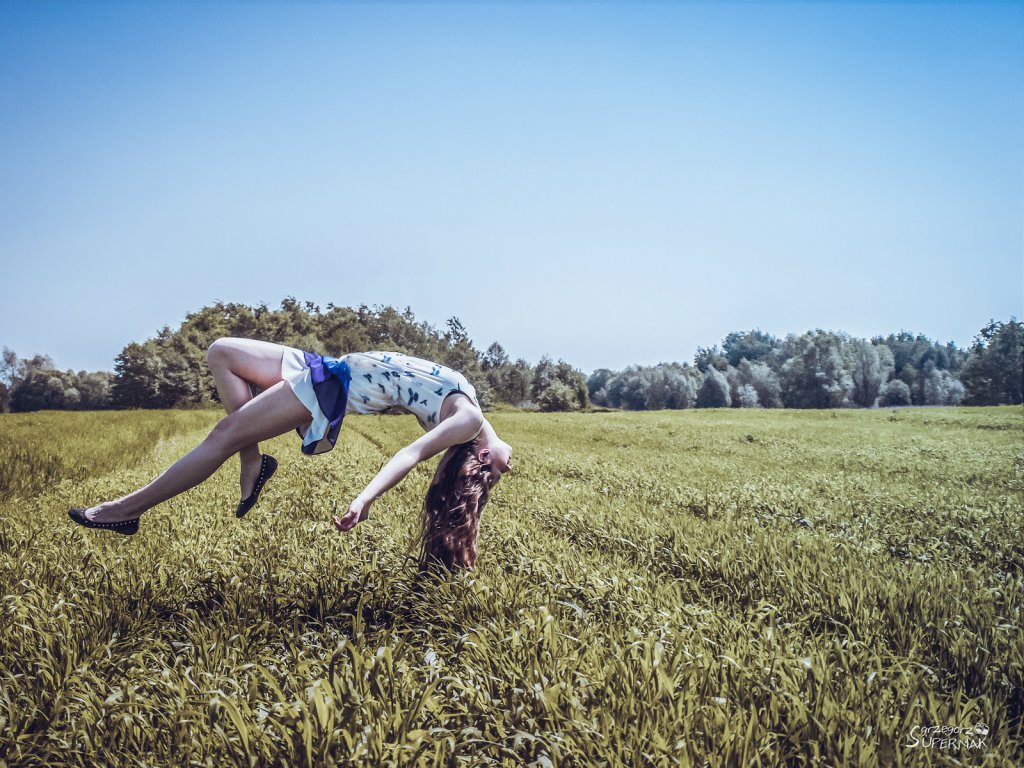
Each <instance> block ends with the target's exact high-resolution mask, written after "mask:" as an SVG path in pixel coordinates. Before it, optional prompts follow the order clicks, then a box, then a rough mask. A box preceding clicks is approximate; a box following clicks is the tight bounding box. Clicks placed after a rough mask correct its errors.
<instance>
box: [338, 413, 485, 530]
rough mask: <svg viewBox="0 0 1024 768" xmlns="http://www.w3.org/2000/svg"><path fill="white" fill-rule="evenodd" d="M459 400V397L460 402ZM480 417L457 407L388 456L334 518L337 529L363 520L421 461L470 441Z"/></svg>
mask: <svg viewBox="0 0 1024 768" xmlns="http://www.w3.org/2000/svg"><path fill="white" fill-rule="evenodd" d="M461 399H463V398H460V400H461ZM481 424H483V415H482V414H481V413H480V411H479V410H478V409H476V408H474V407H471V406H470V407H459V408H458V410H456V412H455V413H453V414H452V415H451V416H449V417H448V418H447V419H445V420H444V421H442V422H441V423H440V424H438V425H437V426H436V427H434V429H432V430H430V431H429V432H427V433H426V434H423V435H421V436H420V437H418V438H417V439H416V440H414V441H413V442H412V443H410V444H409V445H407V446H405V447H404V448H402V449H401V450H400V451H399V452H398V453H396V454H395V455H394V456H392V457H391V460H390V461H388V463H387V464H385V465H384V466H383V467H381V469H380V471H379V472H378V473H377V474H376V476H375V477H374V478H373V480H371V481H370V482H369V484H368V485H367V486H366V487H365V488H364V489H363V491H362V493H360V494H359V495H358V496H357V497H356V499H355V501H353V502H352V504H351V505H349V508H348V512H346V513H345V516H344V517H339V516H338V515H335V516H334V524H335V526H337V527H338V529H339V530H342V531H348V530H351V529H352V528H354V527H355V525H356V523H358V522H359V521H360V520H365V519H366V517H367V516H368V515H369V512H370V505H371V504H373V502H374V501H376V500H377V499H378V498H380V497H381V496H383V495H384V494H385V493H387V492H388V491H389V490H391V489H392V488H394V487H395V486H396V485H398V483H399V482H401V480H402V478H404V477H405V476H406V475H407V474H409V472H410V470H412V468H413V467H415V466H416V465H417V464H419V463H420V462H421V461H424V460H425V459H429V458H430V457H432V456H436V455H437V454H439V453H440V452H441V451H443V450H445V449H447V448H451V447H452V446H453V445H459V444H460V443H465V442H466V441H467V440H471V439H472V438H473V436H474V435H476V434H477V432H479V431H480V425H481Z"/></svg>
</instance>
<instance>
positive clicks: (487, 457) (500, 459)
mask: <svg viewBox="0 0 1024 768" xmlns="http://www.w3.org/2000/svg"><path fill="white" fill-rule="evenodd" d="M477 459H479V460H480V463H482V464H490V465H491V472H492V473H493V474H494V482H495V483H496V482H498V480H500V479H501V476H502V475H504V474H505V473H506V472H511V471H512V446H511V445H509V444H508V443H506V442H504V441H503V440H498V441H496V442H495V443H492V444H489V445H485V446H484V447H482V448H481V449H480V450H479V451H478V452H477Z"/></svg>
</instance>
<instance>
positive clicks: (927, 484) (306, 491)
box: [0, 409, 1024, 766]
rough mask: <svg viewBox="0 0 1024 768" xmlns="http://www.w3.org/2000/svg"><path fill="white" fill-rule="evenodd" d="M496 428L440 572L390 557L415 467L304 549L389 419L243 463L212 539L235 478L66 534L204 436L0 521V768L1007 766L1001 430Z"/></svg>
mask: <svg viewBox="0 0 1024 768" xmlns="http://www.w3.org/2000/svg"><path fill="white" fill-rule="evenodd" d="M63 416H64V414H53V415H51V416H49V418H51V419H52V420H53V422H52V424H53V426H54V427H59V425H60V423H61V420H62V418H63ZM139 416H140V417H142V416H143V415H142V414H139ZM493 423H494V424H495V427H496V428H497V430H498V432H499V434H501V435H502V436H503V437H505V439H507V440H509V442H511V443H512V444H513V446H514V447H515V466H516V470H515V473H514V474H512V475H509V476H508V477H506V478H505V479H503V480H502V482H501V484H500V485H499V486H498V488H497V489H495V492H494V493H493V494H492V500H491V502H490V504H489V505H488V507H487V509H486V510H485V513H484V522H483V526H482V532H481V542H480V551H481V557H480V565H479V568H478V570H477V571H476V572H474V573H472V574H462V575H458V576H454V577H444V576H439V575H437V574H430V575H425V576H421V575H420V574H419V573H418V572H417V570H416V568H415V565H414V560H413V559H412V558H410V557H408V553H409V550H410V545H411V542H412V539H413V530H414V526H415V523H416V520H417V515H418V512H419V507H420V504H421V503H422V494H423V492H424V490H425V487H426V484H427V482H428V479H429V474H430V468H429V467H420V468H417V469H416V470H414V471H413V473H412V474H411V475H410V477H409V478H407V479H406V480H405V481H404V483H403V484H402V485H400V486H399V487H398V488H396V489H394V490H393V491H392V492H390V493H389V494H388V495H387V496H385V497H384V498H382V499H381V500H379V501H378V502H377V503H376V504H375V506H374V508H373V510H372V513H371V519H370V520H369V521H367V522H366V523H363V524H361V525H360V526H358V527H357V529H356V530H355V531H353V532H351V533H349V534H347V535H341V534H339V533H338V532H337V531H336V530H334V529H333V527H332V526H331V525H330V523H329V520H330V514H331V512H332V511H333V510H334V508H335V505H337V507H338V508H339V509H341V508H344V507H345V505H347V504H348V502H349V501H350V500H351V499H352V498H353V497H354V495H355V494H356V493H358V491H359V490H360V489H361V488H362V487H363V485H364V484H365V483H366V482H367V481H368V480H369V479H370V477H372V476H373V474H374V472H375V471H376V470H377V469H378V468H379V467H380V466H381V464H382V463H383V461H385V460H386V458H387V455H388V452H390V451H393V450H395V449H397V448H398V447H399V446H400V445H402V444H404V443H405V442H407V441H408V440H410V439H412V438H413V437H414V436H415V435H416V434H417V433H418V430H417V427H416V425H415V423H414V422H413V421H412V420H411V419H409V418H404V417H402V418H374V417H364V418H351V419H349V420H347V421H346V425H345V429H344V439H343V440H341V441H340V442H339V445H338V447H337V448H336V449H335V451H333V452H332V453H330V454H327V455H325V456H318V457H304V456H301V455H300V454H299V451H298V441H297V439H296V438H295V436H294V435H290V436H285V437H282V438H278V439H277V440H274V441H271V442H269V443H267V444H265V445H264V450H265V451H268V452H270V453H273V454H275V455H277V456H278V457H279V459H280V460H281V467H280V469H279V473H278V475H277V476H275V478H274V479H273V480H272V481H271V482H270V484H268V486H267V490H266V491H265V496H264V498H263V500H262V501H261V504H260V507H259V508H257V509H255V510H253V511H252V512H250V513H249V516H248V517H246V518H245V519H244V520H241V521H238V520H236V519H235V518H234V516H233V515H232V514H231V511H232V509H233V507H234V503H235V502H236V501H237V498H238V493H239V489H238V480H237V460H232V461H231V462H229V463H228V464H227V465H226V466H225V467H224V468H223V469H222V470H221V471H220V472H218V473H217V474H216V475H215V476H214V477H213V478H211V480H210V481H208V482H207V483H205V484H204V485H202V486H199V487H198V488H196V489H193V490H191V491H189V492H187V493H185V494H183V495H182V496H180V497H177V498H176V499H173V500H171V501H169V502H167V503H165V504H163V505H161V506H160V507H157V508H156V509H154V510H152V511H151V512H150V513H148V514H147V515H146V516H145V517H144V518H143V521H142V527H141V530H140V533H139V534H138V535H136V536H135V537H132V538H123V537H117V536H114V535H110V534H106V533H104V532H95V531H87V530H83V529H80V528H77V527H73V526H72V525H71V524H70V523H69V522H68V521H67V519H66V509H67V507H69V506H72V505H84V504H91V503H95V502H96V501H99V500H101V499H103V498H108V497H110V496H113V495H119V494H121V493H124V492H126V491H128V490H131V489H133V488H134V487H137V485H140V484H142V483H143V482H146V481H147V480H148V479H150V478H151V477H152V476H154V475H155V474H157V473H159V472H160V471H162V469H164V468H165V467H166V466H167V465H168V464H169V463H170V462H171V461H173V460H174V459H175V458H177V456H180V455H181V454H183V453H184V452H185V451H186V450H188V448H190V447H191V445H192V444H193V443H194V442H197V441H198V439H200V438H201V437H202V435H203V434H204V432H205V429H206V426H207V425H201V427H202V428H197V429H195V430H194V431H192V432H183V433H181V434H180V435H178V436H171V437H168V438H166V439H165V440H164V441H163V442H161V443H157V444H156V446H155V448H154V450H153V451H152V453H151V454H150V455H149V456H148V457H147V458H146V459H145V460H143V461H141V462H140V463H138V464H137V466H134V467H127V468H124V469H114V470H113V471H111V472H110V473H109V474H106V475H104V476H98V475H97V474H96V473H88V474H85V475H83V476H82V479H81V480H80V481H79V482H76V483H74V484H70V483H57V484H56V485H53V484H51V485H50V486H49V487H48V488H46V489H45V490H44V491H43V492H41V493H39V494H38V495H37V496H36V497H34V498H32V499H26V498H9V499H7V500H6V501H2V502H0V599H2V603H0V617H2V618H0V686H2V687H0V763H4V764H6V765H19V766H21V765H25V766H44V765H50V766H55V765H83V766H84V765H97V764H105V765H139V766H142V765H147V766H149V765H175V766H177V765H194V766H201V765H217V766H220V765H239V766H242V765H244V766H252V765H280V766H284V765H289V766H292V765H300V766H314V765H328V764H329V765H334V764H340V765H396V766H397V765H425V766H427V765H429V766H448V765H492V764H493V765H508V766H518V765H538V766H548V765H551V766H590V765H596V766H601V765H605V766H618V765H656V766H658V765H663V766H674V765H680V766H690V765H694V766H698V765H712V766H733V765H744V766H746V765H753V766H758V765H760V766H777V765H807V766H812V765H830V766H845V765H897V766H901V765H913V766H917V765H920V766H933V765H934V766H940V765H941V766H954V765H972V766H973V765H986V766H1012V765H1020V764H1021V763H1022V762H1024V744H1022V741H1024V740H1022V736H1024V734H1022V727H1024V723H1022V702H1024V685H1022V682H1024V635H1022V633H1021V631H1020V626H1021V615H1020V612H1021V606H1022V604H1024V599H1022V598H1024V575H1022V573H1024V568H1022V566H1024V546H1022V543H1021V537H1020V530H1021V524H1022V518H1024V502H1022V495H1024V440H1022V438H1024V418H1022V413H1021V410H1020V409H1012V410H1011V409H981V410H972V409H941V410H928V411H909V410H908V411H895V412H893V411H874V412H802V413H798V412H768V411H761V412H758V411H743V412H737V411H714V412H708V411H703V412H702V411H687V412H678V413H667V412H665V413H640V414H627V413H606V414H574V415H569V414H564V415H540V414H517V413H499V414H495V415H494V417H493ZM2 424H3V422H2V420H0V425H2ZM94 434H95V439H94V444H95V445H96V450H97V451H101V452H102V451H105V450H106V449H105V448H103V447H102V445H103V443H104V441H105V440H107V439H113V437H114V436H113V433H105V432H103V431H102V430H101V429H98V430H97V431H96V432H95V433H94ZM77 455H79V456H83V455H87V454H77ZM18 468H19V467H18V465H15V466H13V467H12V466H11V465H10V464H6V465H0V470H2V471H3V472H4V473H5V474H6V473H7V472H10V471H17V469H18ZM979 724H984V726H985V727H986V728H987V729H988V733H987V735H986V736H984V737H983V738H982V736H981V734H980V732H979V733H978V735H977V736H976V738H975V741H976V742H977V743H972V744H967V745H964V746H960V747H959V748H954V746H953V745H950V744H946V745H945V746H943V745H940V744H938V743H932V744H924V743H921V741H922V738H923V737H921V736H920V735H919V736H918V737H917V738H918V742H919V743H918V744H917V745H916V746H915V745H914V736H913V734H914V733H915V730H914V729H915V726H916V727H917V728H918V729H920V728H927V727H942V726H947V727H951V726H956V727H968V726H969V727H971V728H973V727H975V726H977V725H979ZM916 733H918V734H920V733H921V732H920V730H918V731H916Z"/></svg>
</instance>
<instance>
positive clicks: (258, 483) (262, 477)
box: [235, 454, 277, 517]
mask: <svg viewBox="0 0 1024 768" xmlns="http://www.w3.org/2000/svg"><path fill="white" fill-rule="evenodd" d="M276 471H277V460H276V459H275V458H274V457H273V456H270V455H268V454H263V455H262V456H261V457H260V466H259V472H258V473H257V474H256V479H255V481H253V482H252V484H251V487H252V491H251V492H250V493H249V495H248V496H246V497H245V498H243V499H242V500H241V501H240V502H238V507H237V508H236V509H235V516H236V517H244V516H245V514H246V512H248V511H249V510H250V509H252V508H253V507H255V506H256V501H257V499H259V496H260V491H262V490H263V486H264V485H265V484H266V482H267V480H269V479H270V478H271V477H272V476H273V474H274V472H276ZM245 488H246V484H245V482H244V481H243V483H242V493H245Z"/></svg>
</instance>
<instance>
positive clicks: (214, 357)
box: [206, 337, 288, 389]
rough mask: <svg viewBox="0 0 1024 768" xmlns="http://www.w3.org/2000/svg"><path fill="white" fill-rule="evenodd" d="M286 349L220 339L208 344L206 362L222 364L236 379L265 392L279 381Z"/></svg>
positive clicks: (233, 339)
mask: <svg viewBox="0 0 1024 768" xmlns="http://www.w3.org/2000/svg"><path fill="white" fill-rule="evenodd" d="M287 350H288V347H286V346H284V345H282V344H274V343H272V342H269V341H258V340H256V339H239V338H234V337H224V338H221V339H217V340H216V341H214V342H213V343H212V344H211V345H210V348H209V349H208V350H207V352H206V359H207V362H209V363H210V365H211V366H212V365H215V364H217V363H222V364H225V365H226V366H227V368H228V370H230V371H231V372H232V373H233V374H235V375H236V376H240V377H241V378H243V379H245V380H246V381H251V382H252V383H253V384H255V385H256V386H258V387H259V388H260V389H269V388H270V387H272V386H273V385H274V384H276V383H277V382H279V381H281V358H282V356H283V355H284V353H285V352H286V351H287Z"/></svg>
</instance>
